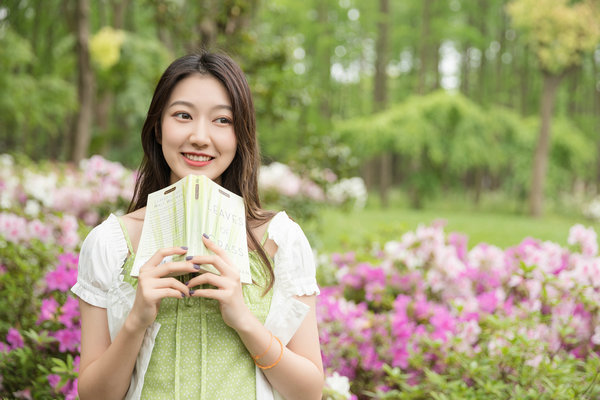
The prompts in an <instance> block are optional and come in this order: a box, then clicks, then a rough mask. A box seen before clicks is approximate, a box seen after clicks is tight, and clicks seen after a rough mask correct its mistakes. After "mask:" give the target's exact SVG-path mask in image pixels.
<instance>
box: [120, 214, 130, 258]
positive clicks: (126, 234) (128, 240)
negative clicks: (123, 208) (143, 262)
mask: <svg viewBox="0 0 600 400" xmlns="http://www.w3.org/2000/svg"><path fill="white" fill-rule="evenodd" d="M117 220H118V221H119V225H121V230H122V231H123V236H124V237H125V241H126V242H127V248H128V249H129V254H133V246H132V245H131V240H130V239H129V233H127V228H126V227H125V224H124V223H123V221H122V220H121V217H117Z"/></svg>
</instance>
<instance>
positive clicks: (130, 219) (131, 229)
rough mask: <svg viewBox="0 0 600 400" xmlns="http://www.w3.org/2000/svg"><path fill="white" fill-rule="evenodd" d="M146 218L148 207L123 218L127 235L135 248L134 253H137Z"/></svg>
mask: <svg viewBox="0 0 600 400" xmlns="http://www.w3.org/2000/svg"><path fill="white" fill-rule="evenodd" d="M145 216H146V207H143V208H140V209H138V210H135V211H132V212H130V213H129V214H125V215H123V216H122V217H121V220H122V221H123V225H125V229H127V234H128V236H129V240H131V246H132V247H133V251H134V252H137V247H138V243H139V241H140V236H141V235H142V227H143V226H144V218H145Z"/></svg>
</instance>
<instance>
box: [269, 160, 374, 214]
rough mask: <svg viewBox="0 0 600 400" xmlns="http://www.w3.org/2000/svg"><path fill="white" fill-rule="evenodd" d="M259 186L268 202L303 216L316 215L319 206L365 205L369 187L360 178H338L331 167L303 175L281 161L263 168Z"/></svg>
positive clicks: (349, 206) (353, 206) (357, 206)
mask: <svg viewBox="0 0 600 400" xmlns="http://www.w3.org/2000/svg"><path fill="white" fill-rule="evenodd" d="M259 188H260V192H261V195H262V197H263V199H264V201H265V202H266V203H268V204H277V205H278V206H279V207H282V208H284V209H286V210H288V211H289V212H291V213H292V214H294V215H296V216H301V217H303V219H308V218H312V217H314V216H315V215H316V212H317V210H318V206H319V205H323V204H332V205H335V206H342V207H348V208H362V207H364V206H365V204H366V201H367V189H366V186H365V184H364V182H363V180H362V179H361V178H359V177H354V178H349V179H339V180H338V177H337V175H336V174H335V173H334V172H333V171H331V170H329V169H324V170H318V171H316V170H312V171H311V174H310V177H301V176H299V175H298V174H296V173H294V172H293V171H292V170H291V169H290V167H288V166H287V165H285V164H281V163H278V162H274V163H271V164H269V165H266V166H262V167H261V169H260V174H259Z"/></svg>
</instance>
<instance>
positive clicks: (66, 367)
mask: <svg viewBox="0 0 600 400" xmlns="http://www.w3.org/2000/svg"><path fill="white" fill-rule="evenodd" d="M57 259H58V262H57V264H56V266H55V268H53V269H50V270H49V272H47V273H46V274H45V276H44V277H43V279H41V280H40V281H38V282H35V285H34V289H33V291H34V296H31V290H30V291H29V293H28V292H25V291H22V292H21V293H19V294H17V295H16V296H15V297H14V298H19V297H26V298H27V299H29V301H30V304H29V305H30V306H32V308H35V309H34V310H33V312H32V313H31V316H33V317H34V318H26V317H25V316H24V315H21V314H19V313H17V315H8V316H7V319H4V318H3V319H2V321H3V324H8V325H10V326H11V327H10V328H8V331H7V334H6V336H5V339H4V341H1V340H2V338H1V337H0V374H1V375H0V376H1V377H2V379H1V380H0V395H2V397H3V398H7V397H10V398H23V399H38V398H57V397H61V398H65V399H75V398H77V370H78V369H79V355H78V354H79V345H80V339H81V337H80V325H79V305H78V302H77V300H76V299H75V298H73V297H70V296H69V295H68V293H67V292H68V290H69V289H70V287H71V286H72V285H73V284H74V283H75V280H76V279H77V256H76V255H75V254H73V253H64V254H61V255H59V256H58V257H57ZM19 272H21V271H12V273H11V276H10V279H2V280H0V289H2V292H3V294H5V293H6V291H7V287H6V286H5V285H4V283H5V282H6V281H11V280H13V279H14V277H19V276H20V275H21V274H20V273H19ZM6 276H7V274H4V275H3V276H2V277H3V278H4V277H6ZM3 297H4V296H3ZM32 297H33V298H32ZM14 298H13V299H14ZM40 298H41V300H40ZM9 301H10V300H9ZM3 328H4V327H3Z"/></svg>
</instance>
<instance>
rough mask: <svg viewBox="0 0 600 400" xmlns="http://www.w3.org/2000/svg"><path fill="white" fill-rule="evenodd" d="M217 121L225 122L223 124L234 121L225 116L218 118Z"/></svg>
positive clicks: (219, 122)
mask: <svg viewBox="0 0 600 400" xmlns="http://www.w3.org/2000/svg"><path fill="white" fill-rule="evenodd" d="M215 122H216V123H218V124H223V125H228V124H231V123H232V121H231V120H230V119H229V118H225V117H220V118H217V119H216V120H215Z"/></svg>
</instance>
